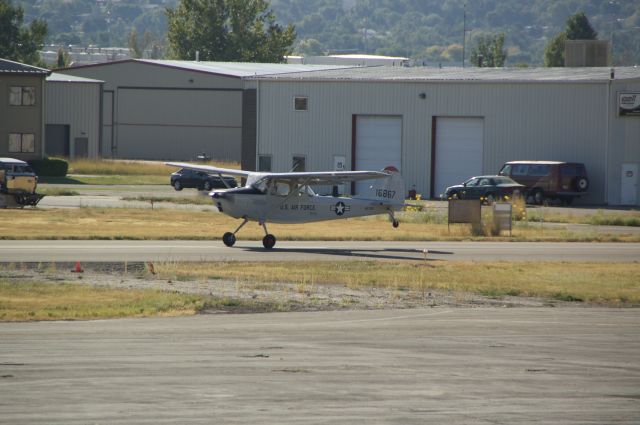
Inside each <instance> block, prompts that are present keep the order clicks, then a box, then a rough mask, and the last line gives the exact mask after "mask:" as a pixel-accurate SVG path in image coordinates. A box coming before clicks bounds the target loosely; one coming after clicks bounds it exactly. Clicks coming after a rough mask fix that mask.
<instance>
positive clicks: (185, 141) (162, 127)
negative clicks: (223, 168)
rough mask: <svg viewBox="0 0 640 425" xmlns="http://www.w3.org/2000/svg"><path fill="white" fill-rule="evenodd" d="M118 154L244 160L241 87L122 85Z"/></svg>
mask: <svg viewBox="0 0 640 425" xmlns="http://www.w3.org/2000/svg"><path fill="white" fill-rule="evenodd" d="M115 118H116V120H117V121H116V138H117V156H118V157H120V158H146V159H194V158H196V156H197V155H198V154H200V153H205V154H206V155H208V156H211V157H213V158H216V159H223V160H224V159H226V160H234V161H240V149H241V141H242V91H241V90H225V89H195V90H186V89H166V88H138V87H133V88H127V87H121V88H119V89H118V93H117V112H116V117H115Z"/></svg>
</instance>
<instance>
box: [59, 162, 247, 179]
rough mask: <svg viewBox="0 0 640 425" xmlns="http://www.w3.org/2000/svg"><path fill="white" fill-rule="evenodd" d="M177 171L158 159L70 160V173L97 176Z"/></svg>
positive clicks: (231, 165) (230, 164) (219, 164)
mask: <svg viewBox="0 0 640 425" xmlns="http://www.w3.org/2000/svg"><path fill="white" fill-rule="evenodd" d="M198 164H199V165H213V166H217V167H224V168H239V164H238V163H236V162H224V161H209V162H199V163H198ZM174 171H176V167H170V166H168V165H165V164H164V163H163V162H159V161H158V162H156V161H133V160H132V161H124V160H105V159H103V160H95V159H76V160H70V161H69V174H86V175H96V176H104V175H107V176H115V175H119V176H132V175H147V176H168V175H169V174H171V173H172V172H174Z"/></svg>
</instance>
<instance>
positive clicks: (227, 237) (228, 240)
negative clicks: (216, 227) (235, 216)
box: [222, 232, 236, 246]
mask: <svg viewBox="0 0 640 425" xmlns="http://www.w3.org/2000/svg"><path fill="white" fill-rule="evenodd" d="M222 242H224V244H225V245H226V246H233V244H234V243H236V235H234V234H233V233H231V232H227V233H225V234H224V235H222Z"/></svg>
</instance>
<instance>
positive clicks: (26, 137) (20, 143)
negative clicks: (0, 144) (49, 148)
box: [9, 133, 36, 153]
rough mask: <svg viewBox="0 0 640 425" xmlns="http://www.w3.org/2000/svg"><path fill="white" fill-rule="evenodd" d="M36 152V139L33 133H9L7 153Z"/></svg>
mask: <svg viewBox="0 0 640 425" xmlns="http://www.w3.org/2000/svg"><path fill="white" fill-rule="evenodd" d="M35 151H36V137H35V135H34V134H33V133H9V152H11V153H33V152H35Z"/></svg>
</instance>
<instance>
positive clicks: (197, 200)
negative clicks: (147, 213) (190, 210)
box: [120, 196, 213, 205]
mask: <svg viewBox="0 0 640 425" xmlns="http://www.w3.org/2000/svg"><path fill="white" fill-rule="evenodd" d="M120 199H122V200H123V201H141V202H170V203H173V204H182V205H213V201H212V200H211V198H210V197H208V196H197V197H195V196H194V197H189V198H175V197H172V196H124V197H122V198H120Z"/></svg>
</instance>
